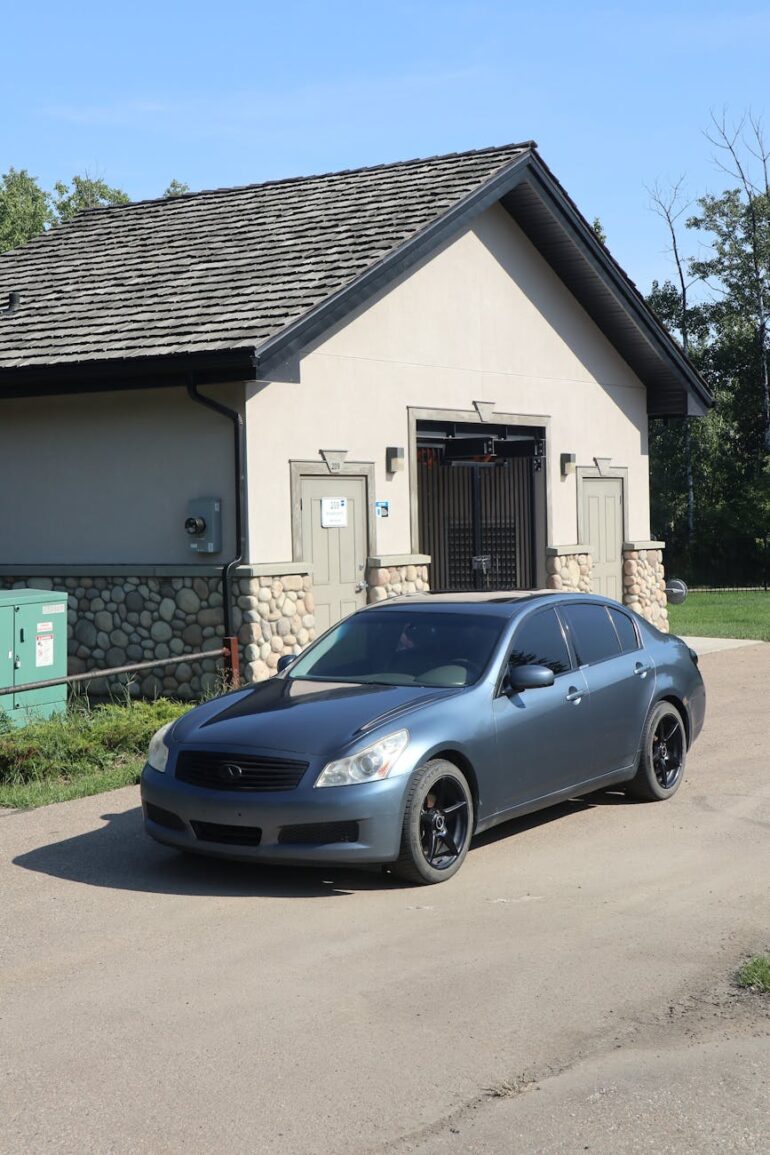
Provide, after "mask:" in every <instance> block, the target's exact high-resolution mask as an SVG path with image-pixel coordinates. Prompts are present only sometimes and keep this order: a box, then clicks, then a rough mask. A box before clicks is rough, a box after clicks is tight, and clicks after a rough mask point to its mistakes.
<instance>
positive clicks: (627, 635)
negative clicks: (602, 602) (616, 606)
mask: <svg viewBox="0 0 770 1155" xmlns="http://www.w3.org/2000/svg"><path fill="white" fill-rule="evenodd" d="M610 617H611V618H612V620H613V622H614V623H615V629H616V630H617V631H618V637H619V638H620V646H621V649H622V650H623V653H624V654H628V653H629V652H630V651H631V650H638V649H639V639H638V638H637V636H636V627H635V625H634V623H633V622H632V621H631V619H630V618H629V616H628V615H627V614H622V613H621V612H620V610H612V609H611V610H610Z"/></svg>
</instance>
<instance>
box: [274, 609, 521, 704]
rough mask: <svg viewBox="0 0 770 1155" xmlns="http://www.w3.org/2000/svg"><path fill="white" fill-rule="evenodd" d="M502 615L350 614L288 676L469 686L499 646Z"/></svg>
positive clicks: (299, 659) (399, 611) (389, 611)
mask: <svg viewBox="0 0 770 1155" xmlns="http://www.w3.org/2000/svg"><path fill="white" fill-rule="evenodd" d="M505 621H506V619H505V617H502V616H501V617H499V618H498V617H496V616H492V615H487V614H466V613H458V614H455V613H435V612H434V613H432V612H431V611H430V610H419V609H410V610H407V609H404V610H387V611H383V612H381V613H377V612H376V611H373V610H366V611H365V612H363V613H360V614H353V615H352V617H349V618H346V619H345V621H343V622H340V623H339V625H337V626H335V627H334V629H332V630H330V631H329V633H328V634H326V635H325V636H324V637H323V638H320V639H319V641H318V642H316V643H315V645H313V646H311V647H310V648H309V649H307V650H305V652H304V653H303V654H302V655H301V656H300V657H299V658H297V660H296V662H295V663H294V664H293V666H292V667H291V669H290V671H289V677H290V678H314V679H317V680H322V681H333V682H380V683H383V682H384V683H386V684H387V685H394V686H407V685H410V684H412V683H414V684H415V685H418V686H468V685H470V684H471V683H473V682H476V681H478V679H479V678H480V677H481V675H482V673H483V672H484V669H485V668H486V666H487V664H488V662H489V660H490V658H491V657H492V651H493V650H494V648H495V645H496V644H497V643H498V642H499V640H500V636H501V633H502V629H503V626H504V624H505Z"/></svg>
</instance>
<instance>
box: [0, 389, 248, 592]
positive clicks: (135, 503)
mask: <svg viewBox="0 0 770 1155" xmlns="http://www.w3.org/2000/svg"><path fill="white" fill-rule="evenodd" d="M204 392H205V390H204ZM211 392H213V390H211ZM238 392H240V395H241V398H242V396H243V390H242V387H241V389H240V390H239V391H238V390H236V389H235V388H227V389H219V390H218V391H217V392H216V395H217V396H218V397H220V398H222V400H223V401H225V402H226V403H229V404H231V405H235V404H237V401H238ZM232 437H233V435H232V425H231V424H230V423H229V422H228V421H226V420H225V419H224V418H222V417H219V416H218V415H217V414H215V413H212V412H210V411H208V410H204V409H203V408H201V407H200V406H199V405H196V404H194V403H193V402H192V401H191V400H190V399H189V398H188V397H187V396H186V393H185V391H184V390H182V389H142V390H138V391H136V392H134V393H123V392H121V393H97V394H90V395H85V394H80V395H72V396H69V397H41V398H35V399H33V398H30V399H29V400H23V401H3V402H0V484H2V494H3V497H2V502H0V565H14V566H17V567H19V572H23V568H24V566H25V565H26V564H27V563H32V564H34V563H42V564H58V563H61V564H65V565H66V564H73V565H84V564H110V565H117V564H120V563H135V564H136V563H146V564H151V565H159V564H164V563H185V564H187V565H194V564H201V565H202V564H207V565H209V566H210V565H211V563H212V561H219V562H221V561H223V560H226V559H227V558H228V557H231V556H232V553H233V543H234V526H233V509H232V497H231V495H232V487H233V482H232V476H233V474H232ZM201 496H216V497H221V498H222V499H223V518H224V524H223V529H224V542H223V545H224V548H223V551H222V553H221V554H218V555H214V556H208V557H205V556H201V555H199V554H195V553H193V551H192V550H191V549H190V548H189V544H188V539H187V536H186V534H185V532H184V520H185V516H186V511H187V501H188V499H189V498H194V497H201Z"/></svg>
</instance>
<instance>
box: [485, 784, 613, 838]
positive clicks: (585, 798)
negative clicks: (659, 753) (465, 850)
mask: <svg viewBox="0 0 770 1155" xmlns="http://www.w3.org/2000/svg"><path fill="white" fill-rule="evenodd" d="M626 805H633V803H632V802H631V801H630V799H629V798H627V797H626V795H625V794H624V793H623V792H622V791H621V790H597V791H596V792H595V793H594V794H584V795H582V797H580V798H569V799H568V800H567V801H566V802H558V803H557V804H556V805H555V806H549V807H548V808H547V809H545V810H536V811H535V812H534V813H532V814H524V815H522V816H521V817H520V818H509V819H508V820H507V822H501V823H500V825H499V826H493V827H492V828H491V830H485V831H484V833H483V834H477V835H476V837H475V838H474V839H473V842H472V843H471V850H474V849H476V848H478V847H482V846H490V845H491V844H492V843H494V842H500V841H501V840H502V839H503V838H513V837H514V836H515V835H516V834H523V833H524V832H525V831H526V830H536V829H537V827H538V826H545V825H547V824H548V823H550V822H557V821H559V819H561V818H569V817H570V816H571V815H574V814H582V813H583V812H584V811H585V810H592V809H593V808H594V806H626Z"/></svg>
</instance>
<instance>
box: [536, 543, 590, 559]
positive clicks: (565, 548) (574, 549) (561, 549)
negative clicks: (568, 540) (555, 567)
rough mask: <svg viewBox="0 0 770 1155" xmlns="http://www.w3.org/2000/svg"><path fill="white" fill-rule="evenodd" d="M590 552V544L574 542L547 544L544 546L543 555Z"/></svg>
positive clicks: (556, 555)
mask: <svg viewBox="0 0 770 1155" xmlns="http://www.w3.org/2000/svg"><path fill="white" fill-rule="evenodd" d="M590 552H591V547H590V545H586V544H585V543H583V544H582V545H581V544H577V545H576V544H573V545H549V546H546V549H545V556H546V557H569V555H570V554H575V553H589V554H590Z"/></svg>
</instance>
